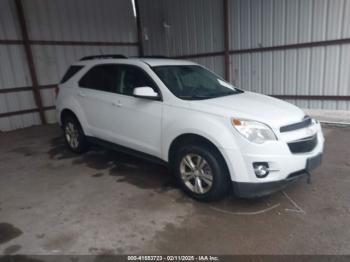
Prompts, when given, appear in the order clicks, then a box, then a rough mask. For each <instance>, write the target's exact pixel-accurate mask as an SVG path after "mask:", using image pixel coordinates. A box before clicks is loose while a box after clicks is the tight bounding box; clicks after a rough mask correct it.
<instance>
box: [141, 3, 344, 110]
mask: <svg viewBox="0 0 350 262" xmlns="http://www.w3.org/2000/svg"><path fill="white" fill-rule="evenodd" d="M228 2H229V17H230V25H229V27H230V47H229V49H230V50H242V49H251V48H262V47H272V46H281V45H288V44H298V43H310V42H314V41H324V40H332V39H343V38H349V37H350V1H349V0H229V1H228ZM140 6H141V18H142V24H143V27H144V28H143V30H144V47H145V53H146V54H150V55H151V54H152V55H156V54H165V55H168V56H179V55H193V54H198V53H206V52H218V51H224V32H223V29H224V27H223V23H224V21H223V0H221V1H219V0H190V1H188V0H178V1H174V0H151V1H150V0H140ZM230 58H231V59H230V60H231V65H230V67H231V79H232V81H233V82H234V83H235V84H237V85H238V86H239V87H240V88H242V89H246V90H252V91H256V92H261V93H264V94H269V95H329V96H349V95H350V82H349V81H350V77H349V73H350V44H343V45H332V46H327V47H310V48H301V49H300V48H298V49H288V50H276V51H269V52H266V51H265V52H251V53H244V54H234V55H231V57H230ZM192 60H194V61H196V62H199V63H201V64H203V65H205V66H207V67H209V68H211V69H213V70H214V71H216V72H217V73H219V74H220V75H222V76H223V74H224V58H223V56H217V57H206V58H200V59H192ZM289 101H290V102H292V103H295V104H297V105H299V106H301V107H304V108H323V109H350V102H349V101H329V100H328V101H318V100H289Z"/></svg>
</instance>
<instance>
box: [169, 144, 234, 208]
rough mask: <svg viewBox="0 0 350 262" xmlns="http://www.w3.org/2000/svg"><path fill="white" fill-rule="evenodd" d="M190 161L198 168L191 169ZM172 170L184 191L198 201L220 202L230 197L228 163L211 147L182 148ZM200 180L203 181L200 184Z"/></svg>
mask: <svg viewBox="0 0 350 262" xmlns="http://www.w3.org/2000/svg"><path fill="white" fill-rule="evenodd" d="M189 159H191V161H192V164H194V166H196V167H195V168H194V169H191V167H190V166H191V164H190V161H189ZM203 160H204V161H205V163H204V162H203ZM201 167H203V168H201ZM172 168H173V172H174V174H175V175H176V178H177V180H178V182H179V184H180V185H181V188H182V189H183V191H185V192H186V193H187V194H188V195H189V196H191V197H192V198H194V199H196V200H199V201H204V202H209V201H215V200H220V199H222V198H224V197H225V196H227V195H228V193H229V190H230V188H231V180H230V176H229V173H228V170H227V167H226V163H225V161H224V159H223V157H222V156H221V154H220V153H219V152H217V150H216V149H213V148H212V147H210V146H199V145H189V146H184V147H181V148H180V149H179V150H178V151H177V153H176V155H175V159H174V162H173V165H172ZM192 168H193V166H192ZM193 170H194V171H193ZM196 170H197V171H196ZM190 173H192V175H190ZM210 174H211V178H212V179H211V181H210ZM190 177H191V178H190ZM198 179H199V180H201V182H200V183H199V182H198ZM201 187H202V190H201V189H200V188H201Z"/></svg>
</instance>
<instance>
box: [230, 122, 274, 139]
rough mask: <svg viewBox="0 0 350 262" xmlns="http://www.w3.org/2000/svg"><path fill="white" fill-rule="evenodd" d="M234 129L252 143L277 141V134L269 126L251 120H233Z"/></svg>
mask: <svg viewBox="0 0 350 262" xmlns="http://www.w3.org/2000/svg"><path fill="white" fill-rule="evenodd" d="M231 123H232V125H233V127H234V128H235V129H236V130H237V131H238V132H239V133H240V134H241V135H242V136H243V137H245V138H246V139H248V140H249V141H251V142H254V143H257V144H262V143H264V142H266V141H269V140H277V138H276V136H275V134H274V133H273V131H272V130H271V128H269V127H268V126H267V125H265V124H263V123H259V122H256V121H251V120H244V119H237V118H233V119H232V120H231Z"/></svg>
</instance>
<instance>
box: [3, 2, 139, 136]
mask: <svg viewBox="0 0 350 262" xmlns="http://www.w3.org/2000/svg"><path fill="white" fill-rule="evenodd" d="M22 3H23V9H24V14H25V19H26V23H27V27H28V33H29V38H30V40H32V41H33V40H35V41H44V40H46V41H88V42H128V43H136V42H137V29H136V21H135V17H134V15H133V10H132V5H131V1H129V0H123V1H114V0H74V1H71V0H59V1H58V0H54V1H47V0H31V1H22ZM0 39H1V40H5V39H6V40H9V39H10V40H21V33H20V27H19V24H18V18H17V14H16V9H15V4H14V1H13V0H0ZM32 52H33V58H34V64H35V67H36V71H37V74H38V80H39V85H51V84H56V83H58V81H59V79H60V78H61V76H62V75H63V74H64V72H65V70H66V69H67V68H68V66H69V65H70V64H71V63H72V62H74V61H76V60H77V59H79V58H81V57H83V56H85V55H92V54H108V53H116V54H118V53H121V54H125V55H130V56H132V55H137V54H138V49H137V46H136V45H132V46H93V45H92V46H88V45H83V46H77V45H61V44H57V45H47V44H46V45H32ZM31 85H32V83H31V78H30V75H29V70H28V65H27V60H26V56H25V52H24V48H23V46H22V45H5V44H0V89H7V88H15V87H23V86H31ZM41 95H42V99H43V105H44V106H52V105H53V104H54V95H53V90H52V89H42V90H41ZM33 108H36V105H35V102H34V98H33V94H32V91H21V92H11V93H4V94H3V93H0V113H6V112H12V111H18V110H25V109H33ZM54 112H55V111H54V110H49V111H46V112H45V113H46V116H47V119H48V122H55V121H56V119H55V114H54ZM35 124H40V118H39V114H38V113H29V114H24V115H16V116H10V117H1V118H0V131H7V130H12V129H17V128H22V127H26V126H30V125H35Z"/></svg>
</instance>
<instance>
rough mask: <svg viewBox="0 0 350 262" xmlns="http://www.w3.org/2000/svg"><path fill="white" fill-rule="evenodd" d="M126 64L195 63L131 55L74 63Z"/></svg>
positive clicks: (192, 63) (152, 65) (164, 64)
mask: <svg viewBox="0 0 350 262" xmlns="http://www.w3.org/2000/svg"><path fill="white" fill-rule="evenodd" d="M126 61H127V64H133V63H139V62H143V63H145V64H147V65H149V66H151V67H155V66H170V65H197V64H196V63H194V62H192V61H187V60H180V59H171V58H147V57H131V58H95V59H89V60H81V61H79V62H77V63H75V65H98V64H107V63H116V64H123V63H125V62H126Z"/></svg>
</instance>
